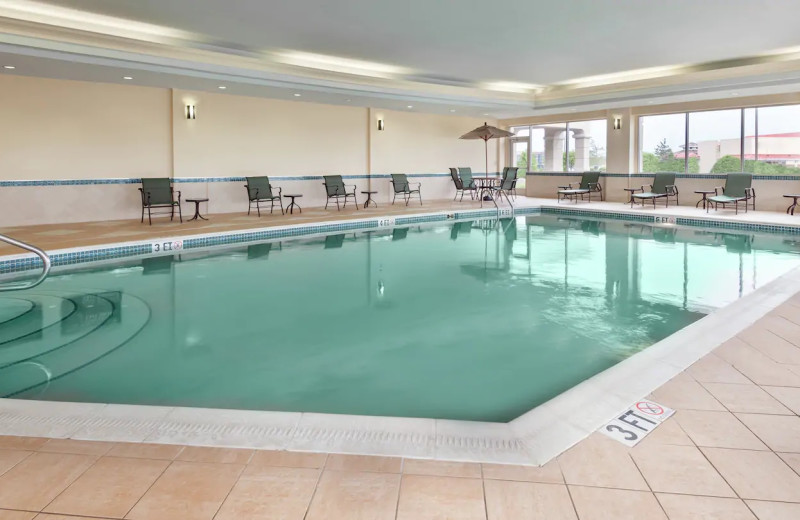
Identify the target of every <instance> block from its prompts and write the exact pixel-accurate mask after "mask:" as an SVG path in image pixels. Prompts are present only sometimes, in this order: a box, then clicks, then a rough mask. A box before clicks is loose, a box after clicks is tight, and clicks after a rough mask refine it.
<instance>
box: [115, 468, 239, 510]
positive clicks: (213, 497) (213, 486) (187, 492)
mask: <svg viewBox="0 0 800 520" xmlns="http://www.w3.org/2000/svg"><path fill="white" fill-rule="evenodd" d="M242 469H243V466H241V465H238V464H211V463H205V462H181V461H176V462H172V463H171V464H170V466H169V467H168V468H167V470H166V471H165V472H164V474H163V475H161V477H160V478H159V479H158V480H156V482H155V484H153V486H152V487H151V488H150V489H149V490H148V491H147V493H145V495H144V496H143V497H142V498H141V500H139V502H138V503H137V504H136V506H134V508H133V509H132V510H131V512H130V513H128V515H127V516H126V518H133V519H142V520H161V519H163V520H174V519H177V518H186V519H189V518H191V519H196V520H202V519H209V520H210V519H211V518H212V517H213V516H214V514H216V512H217V510H218V509H219V506H220V505H222V502H223V500H225V497H226V496H228V493H229V492H230V490H231V488H233V485H234V484H235V483H236V481H237V479H238V478H239V474H240V473H241V471H242Z"/></svg>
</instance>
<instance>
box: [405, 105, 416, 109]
mask: <svg viewBox="0 0 800 520" xmlns="http://www.w3.org/2000/svg"><path fill="white" fill-rule="evenodd" d="M406 108H414V105H408V106H407V107H406Z"/></svg>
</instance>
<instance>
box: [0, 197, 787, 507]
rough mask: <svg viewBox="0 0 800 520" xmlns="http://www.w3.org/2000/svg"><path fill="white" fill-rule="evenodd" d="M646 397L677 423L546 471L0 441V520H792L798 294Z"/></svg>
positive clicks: (560, 460)
mask: <svg viewBox="0 0 800 520" xmlns="http://www.w3.org/2000/svg"><path fill="white" fill-rule="evenodd" d="M464 206H466V204H465V205H464ZM462 207H463V206H462ZM382 209H384V208H382ZM342 216H343V217H344V215H342ZM358 216H362V214H359V215H358ZM326 218H329V217H328V216H327V215H326ZM747 218H753V217H752V215H751V216H749V217H747ZM262 220H263V219H262ZM232 222H233V220H232ZM136 224H137V225H138V222H137V223H136ZM260 224H261V223H260ZM232 225H233V224H232ZM81 226H88V225H81ZM154 228H155V226H154ZM50 229H51V230H52V227H51V228H50ZM164 229H165V228H164V227H161V228H160V230H159V233H163V230H164ZM181 229H182V230H183V228H181ZM128 231H130V229H129V230H128ZM201 232H202V231H201ZM45 236H47V235H45ZM49 236H50V239H51V240H53V241H54V242H53V243H54V244H55V241H56V240H61V238H59V237H63V239H64V240H69V242H70V244H69V245H70V246H72V245H75V243H74V241H75V239H76V236H81V235H80V233H73V234H70V233H67V234H50V235H49ZM86 236H90V234H86ZM66 237H69V238H66ZM25 238H30V237H25ZM84 238H85V237H84ZM104 241H105V242H107V241H108V239H107V238H104V239H103V240H101V242H104ZM53 247H68V246H67V245H63V246H53ZM650 397H651V398H652V399H654V400H656V401H658V402H660V403H662V404H664V405H667V406H669V407H672V408H674V409H676V413H675V415H674V416H673V417H672V418H670V419H669V420H667V421H666V422H665V423H663V424H662V425H660V426H659V427H658V428H657V429H656V430H655V431H654V432H653V433H652V434H650V435H649V436H648V437H646V438H645V439H644V440H643V441H642V442H641V443H639V445H637V446H636V447H634V448H627V447H625V446H623V445H622V444H619V443H617V442H616V441H614V440H612V439H610V438H608V437H605V436H604V435H601V434H599V433H595V434H593V435H591V436H590V437H588V438H587V439H585V440H583V441H582V442H580V443H578V444H577V445H576V446H574V447H572V448H571V449H569V450H568V451H566V452H565V453H563V454H561V455H560V456H558V457H557V458H555V459H553V460H552V461H550V462H548V463H547V464H545V465H544V466H542V467H525V466H509V465H500V464H477V463H457V462H439V461H429V460H414V459H399V458H391V457H369V456H354V455H340V454H324V453H297V452H285V451H284V452H277V451H264V450H249V449H247V450H241V449H229V448H207V447H197V446H177V445H159V444H128V443H113V442H93V441H77V440H71V439H45V438H36V437H10V436H2V432H1V431H0V520H30V519H34V518H35V519H40V520H44V519H49V520H68V519H72V520H79V519H120V518H130V519H147V520H159V519H162V518H163V519H170V520H175V519H216V520H232V519H250V518H253V519H258V518H264V519H278V518H279V519H286V520H291V519H297V520H302V519H306V520H325V519H348V520H349V519H362V518H363V519H370V520H372V519H375V520H380V519H384V518H385V519H398V520H412V519H413V520H426V519H449V518H452V519H459V520H461V519H465V520H470V519H482V520H500V519H515V520H516V519H528V518H530V519H536V518H542V519H547V520H560V519H571V520H595V519H597V520H600V519H603V520H605V519H614V520H626V519H636V520H658V519H669V520H701V519H703V520H705V519H709V520H756V519H758V520H797V519H800V416H798V414H800V295H797V296H795V297H793V298H791V299H790V300H789V301H787V302H786V303H784V304H783V305H781V306H780V307H778V308H776V309H774V310H773V311H772V312H770V313H769V314H768V315H767V316H765V317H764V318H762V319H761V320H759V321H758V322H757V323H755V324H754V325H753V326H751V327H750V328H748V329H747V330H745V331H743V332H742V333H741V334H739V335H738V336H737V337H735V338H733V339H731V340H730V341H728V342H726V343H725V344H723V345H721V346H720V347H719V348H717V349H716V350H715V351H714V352H712V353H711V354H709V355H707V356H705V357H704V358H702V359H701V360H699V361H698V362H696V363H695V364H694V365H692V366H691V367H690V368H689V369H687V370H686V371H684V372H683V373H681V374H679V375H678V376H676V377H675V378H673V379H672V380H671V381H669V382H668V383H666V384H665V385H663V386H662V387H660V388H659V389H658V390H656V391H655V392H653V394H652V395H651V396H650Z"/></svg>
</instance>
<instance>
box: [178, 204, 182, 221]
mask: <svg viewBox="0 0 800 520" xmlns="http://www.w3.org/2000/svg"><path fill="white" fill-rule="evenodd" d="M178 218H179V219H180V221H181V224H183V212H182V211H181V205H180V204H178Z"/></svg>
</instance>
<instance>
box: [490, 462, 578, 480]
mask: <svg viewBox="0 0 800 520" xmlns="http://www.w3.org/2000/svg"><path fill="white" fill-rule="evenodd" d="M483 478H486V479H493V480H518V481H522V482H539V483H542V484H563V483H564V476H563V475H562V474H561V467H560V466H559V464H558V460H557V459H553V460H551V461H550V462H548V463H547V464H545V465H544V466H539V467H536V466H515V465H512V464H483Z"/></svg>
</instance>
